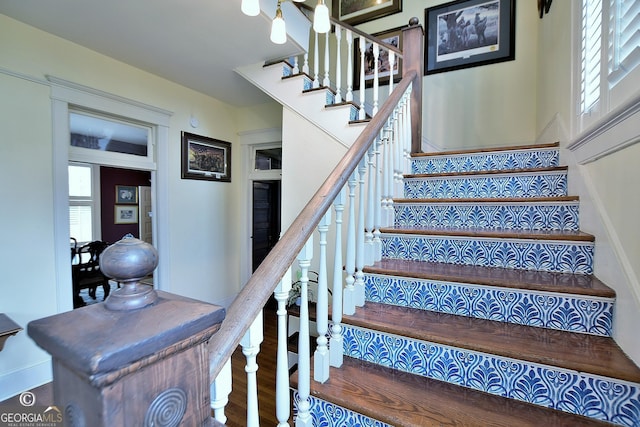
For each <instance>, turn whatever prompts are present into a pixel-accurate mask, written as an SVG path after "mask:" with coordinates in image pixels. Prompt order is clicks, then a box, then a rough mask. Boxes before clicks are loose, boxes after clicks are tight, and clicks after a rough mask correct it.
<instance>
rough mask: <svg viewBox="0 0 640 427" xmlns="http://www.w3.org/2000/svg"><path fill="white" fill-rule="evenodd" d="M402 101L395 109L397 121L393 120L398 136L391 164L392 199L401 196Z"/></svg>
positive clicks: (402, 153) (402, 160) (402, 155)
mask: <svg viewBox="0 0 640 427" xmlns="http://www.w3.org/2000/svg"><path fill="white" fill-rule="evenodd" d="M404 104H405V102H404V99H401V100H400V104H399V105H398V107H396V110H397V111H398V114H397V119H396V120H395V123H394V127H395V134H396V135H398V136H397V139H396V143H395V146H394V163H393V185H394V187H393V188H394V190H393V195H394V197H396V196H399V195H401V194H402V189H401V188H400V184H401V182H402V165H403V163H404V139H405V136H406V135H405V133H404V131H405V128H404V119H405V117H404V113H405V111H404Z"/></svg>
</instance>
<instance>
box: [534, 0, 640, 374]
mask: <svg viewBox="0 0 640 427" xmlns="http://www.w3.org/2000/svg"><path fill="white" fill-rule="evenodd" d="M577 4H578V2H577V1H576V0H574V1H571V2H564V1H563V2H554V3H553V5H552V6H551V10H550V13H549V14H547V15H545V17H544V18H543V19H542V20H541V21H540V30H539V32H538V36H539V51H538V58H539V59H538V72H539V82H538V87H539V91H538V106H537V124H536V128H537V130H536V133H537V135H538V140H539V141H540V142H550V141H560V143H561V147H562V148H563V150H562V152H561V161H562V162H563V163H564V164H568V165H569V167H570V169H569V171H570V175H569V188H570V193H571V194H575V195H579V196H580V228H581V230H583V231H585V232H587V233H590V234H593V235H594V236H595V238H596V247H595V275H596V276H597V277H598V278H600V279H601V280H602V281H604V282H605V283H606V284H607V285H608V286H609V287H611V288H613V289H614V290H615V291H616V294H617V302H616V309H615V313H614V325H613V326H614V337H615V339H616V341H617V342H618V344H620V346H621V347H622V348H623V350H624V351H625V352H626V353H627V354H628V355H629V356H631V357H632V358H633V359H634V360H635V362H636V363H638V364H640V340H638V331H637V329H638V324H640V282H639V277H640V263H638V260H639V259H640V243H639V242H640V232H639V231H638V226H637V223H638V218H639V217H640V192H638V191H637V188H636V187H637V183H638V182H640V169H638V166H637V165H638V162H640V146H639V145H638V144H637V143H638V142H640V113H638V112H636V113H635V114H630V115H629V116H628V117H627V118H626V119H624V120H621V121H620V123H618V124H617V125H616V126H613V127H612V128H610V129H608V130H607V131H606V132H604V133H603V134H601V135H599V136H596V137H595V138H592V139H591V140H589V141H587V142H584V143H581V144H579V146H576V141H579V140H582V139H584V137H585V135H584V133H583V132H582V130H581V129H578V127H577V124H576V123H577V121H576V120H575V111H576V110H575V107H574V105H575V101H574V98H575V97H574V87H575V83H576V79H578V78H579V77H578V76H577V74H576V71H577V70H579V67H578V66H577V65H574V61H576V60H577V59H578V58H577V55H576V52H578V49H579V47H578V44H576V43H575V39H574V34H573V28H574V27H575V26H576V25H579V19H578V17H577V16H576V15H575V10H574V9H573V7H575V6H577ZM630 96H632V97H633V96H635V97H636V99H638V100H640V90H638V91H636V93H635V94H631V95H630ZM610 118H611V117H605V118H604V120H603V123H606V122H607V120H608V119H610ZM607 147H615V148H613V149H608V148H607ZM568 148H571V149H568Z"/></svg>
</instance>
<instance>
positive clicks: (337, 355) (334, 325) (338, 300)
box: [329, 187, 345, 368]
mask: <svg viewBox="0 0 640 427" xmlns="http://www.w3.org/2000/svg"><path fill="white" fill-rule="evenodd" d="M344 193H345V189H344V187H343V188H342V190H340V193H339V194H338V195H337V196H336V199H335V200H334V201H333V207H334V209H335V211H336V244H335V250H334V252H335V258H334V260H333V293H332V301H331V310H332V311H331V340H330V341H329V353H330V354H331V366H335V367H337V368H339V367H340V366H342V359H343V350H342V325H341V323H342V276H343V274H344V273H343V271H342V265H343V264H342V212H343V211H344Z"/></svg>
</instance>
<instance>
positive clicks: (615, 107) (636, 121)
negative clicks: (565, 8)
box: [567, 0, 640, 164]
mask: <svg viewBox="0 0 640 427" xmlns="http://www.w3.org/2000/svg"><path fill="white" fill-rule="evenodd" d="M581 3H582V2H580V1H576V2H573V3H572V5H573V8H574V9H573V11H572V16H573V19H574V20H575V21H574V25H573V28H574V29H575V31H574V38H573V49H572V50H573V52H575V56H574V58H573V62H574V65H573V68H574V71H573V73H574V76H575V78H574V85H573V89H574V93H573V96H572V99H573V107H572V108H573V111H574V114H573V115H572V116H573V120H572V129H573V131H572V135H573V138H572V142H571V143H570V144H569V145H568V146H567V148H568V149H569V150H571V151H572V152H573V153H574V155H575V157H576V161H577V162H578V163H579V164H585V163H589V162H592V161H595V160H597V159H600V158H602V157H604V156H607V155H609V154H611V153H614V152H616V151H618V150H621V149H623V148H625V147H628V146H630V145H633V144H635V143H638V142H640V67H637V68H636V69H635V70H633V74H632V75H629V76H627V77H628V78H627V77H625V81H623V82H621V83H619V84H618V85H617V86H616V87H615V88H614V91H625V92H624V94H625V99H621V97H620V96H617V95H616V94H615V93H614V96H613V97H612V96H611V93H612V91H609V90H608V83H607V77H606V73H608V67H609V64H608V57H607V55H608V52H607V51H606V49H605V50H603V52H602V58H603V62H602V69H603V71H602V72H603V73H605V77H604V79H603V80H601V81H602V82H603V83H605V84H606V87H605V89H604V90H601V97H600V101H599V105H598V107H597V108H598V111H597V112H595V111H594V112H593V113H592V114H591V116H590V117H582V116H581V114H580V93H581V89H582V88H581V72H582V67H581V62H582V58H581V44H582V42H581V37H582V9H581ZM608 4H609V0H604V1H603V5H606V9H607V10H608ZM607 13H608V12H607ZM607 21H608V19H607ZM607 26H608V22H607V23H606V24H605V28H603V34H604V32H606V31H608V30H607V29H606V27H607ZM601 86H602V85H601ZM601 89H602V88H601Z"/></svg>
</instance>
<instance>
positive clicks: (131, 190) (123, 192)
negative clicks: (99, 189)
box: [116, 185, 138, 205]
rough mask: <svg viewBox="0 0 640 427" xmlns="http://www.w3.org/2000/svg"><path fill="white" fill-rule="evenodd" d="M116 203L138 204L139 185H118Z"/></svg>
mask: <svg viewBox="0 0 640 427" xmlns="http://www.w3.org/2000/svg"><path fill="white" fill-rule="evenodd" d="M116 204H119V205H122V204H132V205H137V204H138V187H136V186H135V185H116Z"/></svg>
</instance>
